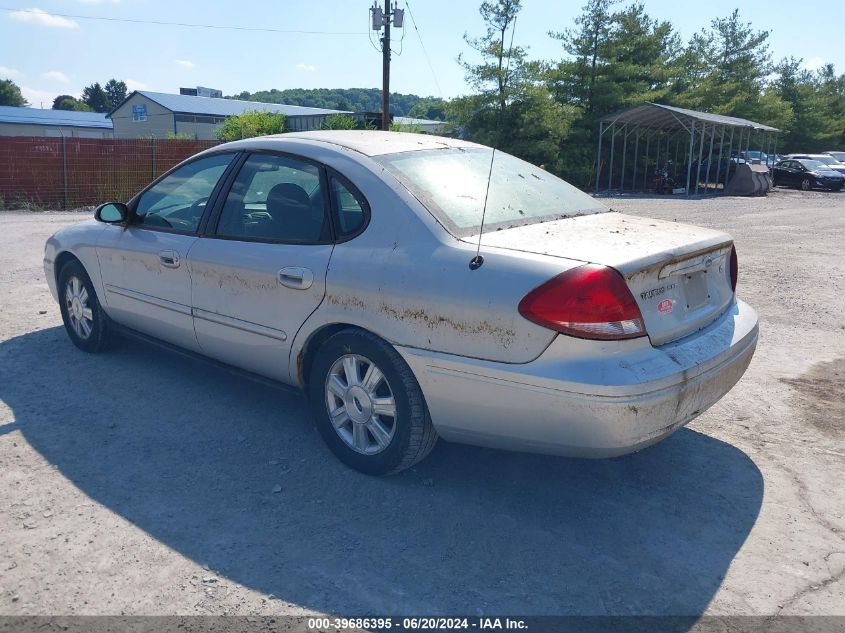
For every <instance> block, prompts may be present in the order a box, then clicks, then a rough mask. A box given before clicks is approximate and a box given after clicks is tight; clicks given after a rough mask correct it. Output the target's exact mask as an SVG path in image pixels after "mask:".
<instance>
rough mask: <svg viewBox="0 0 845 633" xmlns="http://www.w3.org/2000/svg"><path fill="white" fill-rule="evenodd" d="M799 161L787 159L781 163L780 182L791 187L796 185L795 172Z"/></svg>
mask: <svg viewBox="0 0 845 633" xmlns="http://www.w3.org/2000/svg"><path fill="white" fill-rule="evenodd" d="M796 165H797V163H796V162H795V161H794V160H787V161H784V162H783V163H781V165H780V168H779V170H778V172H779V173H778V184H779V185H787V186H789V187H794V186H795V184H796V183H795V174H796V170H795V167H796Z"/></svg>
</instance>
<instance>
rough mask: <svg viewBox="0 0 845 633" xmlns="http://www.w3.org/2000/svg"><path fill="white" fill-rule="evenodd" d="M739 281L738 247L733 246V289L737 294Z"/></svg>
mask: <svg viewBox="0 0 845 633" xmlns="http://www.w3.org/2000/svg"><path fill="white" fill-rule="evenodd" d="M738 279H739V262H738V261H737V259H736V246H731V288H732V289H733V291H734V292H736V282H737V280H738Z"/></svg>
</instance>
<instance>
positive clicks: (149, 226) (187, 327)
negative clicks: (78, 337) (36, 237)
mask: <svg viewBox="0 0 845 633" xmlns="http://www.w3.org/2000/svg"><path fill="white" fill-rule="evenodd" d="M233 157H234V154H232V153H225V154H214V155H211V156H206V157H203V158H199V159H197V160H194V161H192V162H190V163H187V164H185V165H182V166H180V167H178V168H177V169H175V170H174V171H172V172H170V173H169V174H167V175H165V176H164V177H163V178H161V179H160V180H158V181H157V182H155V183H153V184H152V185H151V186H150V187H149V188H148V189H147V190H146V191H144V192H143V193H141V194H140V195H139V196H138V197H137V198H136V199H135V201H134V202H133V203H132V204H131V205H130V207H131V209H132V213H131V218H130V223H129V224H128V226H125V227H124V226H120V225H109V226H107V227H106V229H105V230H104V232H103V235H102V237H101V239H100V240H99V241H98V243H97V257H98V259H99V262H100V271H101V275H102V278H103V284H104V286H105V300H106V305H107V307H108V312H109V315H110V316H111V317H112V318H113V319H114V320H115V321H117V322H118V323H121V324H123V325H126V326H128V327H130V328H133V329H135V330H138V331H140V332H144V333H146V334H149V335H152V336H155V337H156V338H160V339H162V340H165V341H168V342H170V343H174V344H176V345H180V346H182V347H185V348H187V349H191V350H194V351H196V350H198V345H197V342H196V336H195V335H194V326H193V319H192V316H191V279H190V274H189V272H188V267H187V265H186V260H187V255H188V252H189V251H190V250H191V247H192V246H193V245H194V244H195V243H196V241H197V233H198V228H199V225H200V220H201V218H202V216H203V213H204V211H205V208H206V206H207V202H208V201H209V200H210V199H211V198H212V196H213V195H215V193H216V190H217V189H218V188H219V186H220V182H221V177H222V176H223V174H224V173H225V172H226V169H227V168H228V167H229V165H230V163H231V162H232V159H233Z"/></svg>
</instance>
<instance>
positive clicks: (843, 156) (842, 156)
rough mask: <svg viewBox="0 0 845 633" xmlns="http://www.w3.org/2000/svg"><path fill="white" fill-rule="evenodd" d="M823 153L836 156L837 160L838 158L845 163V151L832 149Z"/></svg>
mask: <svg viewBox="0 0 845 633" xmlns="http://www.w3.org/2000/svg"><path fill="white" fill-rule="evenodd" d="M822 153H823V154H828V155H830V156H833V157H834V158H835V159H836V160H838V161H839V162H840V163H845V152H838V151H836V150H831V151H829V152H822Z"/></svg>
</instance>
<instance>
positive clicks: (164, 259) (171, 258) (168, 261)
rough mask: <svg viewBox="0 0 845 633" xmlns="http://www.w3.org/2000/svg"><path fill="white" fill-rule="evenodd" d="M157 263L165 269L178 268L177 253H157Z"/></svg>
mask: <svg viewBox="0 0 845 633" xmlns="http://www.w3.org/2000/svg"><path fill="white" fill-rule="evenodd" d="M158 261H160V262H161V265H162V266H166V267H167V268H179V253H177V252H176V251H159V254H158Z"/></svg>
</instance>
